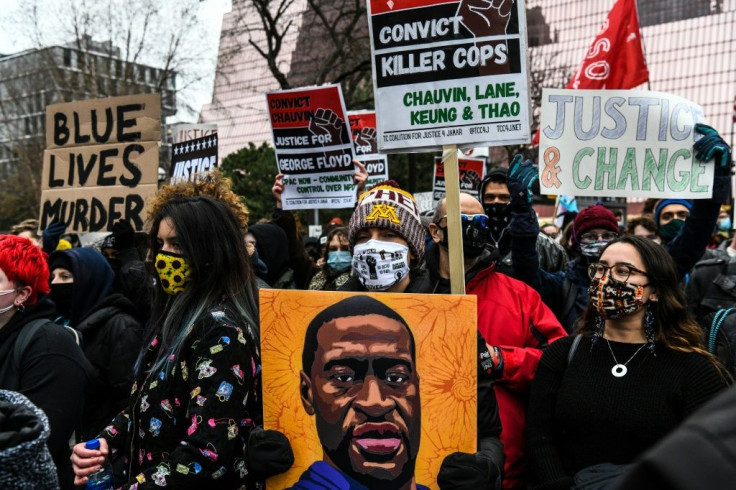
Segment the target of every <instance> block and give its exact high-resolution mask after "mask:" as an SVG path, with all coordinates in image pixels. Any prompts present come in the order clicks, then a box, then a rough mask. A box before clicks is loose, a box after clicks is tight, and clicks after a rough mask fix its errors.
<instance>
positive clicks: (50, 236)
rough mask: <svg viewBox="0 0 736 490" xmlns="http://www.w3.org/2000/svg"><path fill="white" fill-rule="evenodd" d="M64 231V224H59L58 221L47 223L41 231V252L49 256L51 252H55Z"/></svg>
mask: <svg viewBox="0 0 736 490" xmlns="http://www.w3.org/2000/svg"><path fill="white" fill-rule="evenodd" d="M65 230H66V225H65V224H64V223H59V222H58V221H52V222H51V223H49V225H48V226H47V227H46V229H45V230H43V235H42V244H43V247H42V248H43V251H44V252H46V253H47V254H50V253H51V252H53V251H54V250H56V247H58V246H59V239H60V238H61V235H63V234H64V231H65Z"/></svg>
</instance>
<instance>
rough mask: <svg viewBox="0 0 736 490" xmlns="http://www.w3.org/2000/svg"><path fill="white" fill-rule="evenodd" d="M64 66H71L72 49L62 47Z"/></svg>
mask: <svg viewBox="0 0 736 490" xmlns="http://www.w3.org/2000/svg"><path fill="white" fill-rule="evenodd" d="M64 66H72V50H71V49H69V48H64Z"/></svg>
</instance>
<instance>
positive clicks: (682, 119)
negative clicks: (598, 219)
mask: <svg viewBox="0 0 736 490" xmlns="http://www.w3.org/2000/svg"><path fill="white" fill-rule="evenodd" d="M698 122H703V109H702V108H701V107H700V106H698V105H697V104H695V103H693V102H690V101H689V100H687V99H683V98H681V97H677V96H674V95H670V94H665V93H660V92H650V91H644V90H559V89H544V91H543V94H542V115H541V119H540V128H541V132H540V144H539V162H540V165H539V183H540V189H541V193H542V194H557V195H559V194H565V195H573V196H596V197H644V198H648V197H672V196H673V195H677V196H678V197H682V198H690V199H705V198H709V197H711V195H712V192H713V165H709V164H704V163H702V162H700V161H698V160H696V159H695V158H694V157H693V148H692V147H693V143H694V141H695V131H694V129H693V127H694V126H695V123H698Z"/></svg>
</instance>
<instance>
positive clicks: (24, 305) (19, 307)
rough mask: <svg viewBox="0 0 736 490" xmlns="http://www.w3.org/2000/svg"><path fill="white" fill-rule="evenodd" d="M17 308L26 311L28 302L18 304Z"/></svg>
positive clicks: (20, 311)
mask: <svg viewBox="0 0 736 490" xmlns="http://www.w3.org/2000/svg"><path fill="white" fill-rule="evenodd" d="M15 309H16V310H18V313H23V312H24V311H26V304H25V303H21V304H19V305H17V306H16V307H15Z"/></svg>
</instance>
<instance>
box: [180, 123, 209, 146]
mask: <svg viewBox="0 0 736 490" xmlns="http://www.w3.org/2000/svg"><path fill="white" fill-rule="evenodd" d="M215 134H217V124H177V125H176V126H174V127H173V129H172V132H171V136H172V138H173V142H174V143H181V142H183V141H190V140H194V139H197V138H203V137H205V136H212V135H215Z"/></svg>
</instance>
